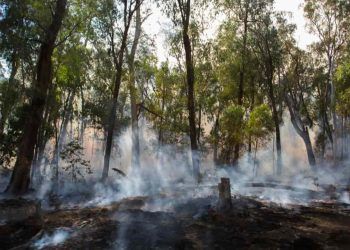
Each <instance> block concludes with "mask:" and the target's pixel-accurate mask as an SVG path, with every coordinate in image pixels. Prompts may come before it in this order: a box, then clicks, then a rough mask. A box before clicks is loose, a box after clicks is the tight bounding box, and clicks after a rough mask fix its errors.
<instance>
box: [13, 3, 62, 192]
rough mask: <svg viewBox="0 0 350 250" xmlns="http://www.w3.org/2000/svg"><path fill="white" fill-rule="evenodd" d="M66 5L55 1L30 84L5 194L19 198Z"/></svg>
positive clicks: (26, 177)
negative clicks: (12, 168) (23, 118)
mask: <svg viewBox="0 0 350 250" xmlns="http://www.w3.org/2000/svg"><path fill="white" fill-rule="evenodd" d="M66 6H67V0H57V1H56V7H55V13H54V15H53V18H52V22H51V24H50V26H49V27H48V29H47V32H46V34H45V40H44V42H43V43H42V44H41V46H40V52H39V58H38V63H37V72H36V81H35V82H34V84H33V90H34V94H33V97H32V100H31V104H30V107H29V110H28V113H27V119H26V122H25V124H24V130H23V136H22V138H21V142H20V145H19V149H18V154H17V160H16V163H15V167H14V170H13V173H12V176H11V180H10V183H9V185H8V187H7V189H6V192H7V193H11V194H14V195H21V194H24V193H26V192H27V191H28V187H29V182H30V168H31V163H32V160H33V153H34V147H35V144H36V142H37V136H38V130H39V127H40V125H41V122H42V118H43V117H42V116H43V110H44V106H45V101H46V96H47V91H48V89H49V87H50V85H51V84H52V59H51V57H52V53H53V51H54V48H55V42H56V39H57V36H58V33H59V30H60V28H61V26H62V21H63V18H64V15H65V12H66Z"/></svg>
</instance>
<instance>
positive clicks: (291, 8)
mask: <svg viewBox="0 0 350 250" xmlns="http://www.w3.org/2000/svg"><path fill="white" fill-rule="evenodd" d="M303 2H304V0H275V9H276V10H277V11H286V12H290V13H291V15H290V16H288V19H289V21H290V23H294V24H296V25H297V30H296V32H295V34H294V35H295V40H296V41H297V44H298V46H299V47H300V48H302V49H306V48H307V46H308V45H310V44H311V43H312V42H314V41H315V40H316V37H315V36H314V35H312V34H309V32H308V31H307V28H306V27H305V26H306V19H305V17H304V14H303V7H302V4H303ZM149 8H150V9H151V12H152V15H150V16H149V17H148V18H147V20H146V21H145V23H144V29H145V32H146V33H147V34H148V35H149V36H150V37H152V38H153V39H154V41H155V46H156V53H157V56H158V59H159V62H162V61H165V60H166V59H167V52H166V51H167V50H166V33H167V30H168V29H169V27H171V25H170V24H169V19H168V18H166V17H165V16H164V14H163V13H162V11H161V10H160V9H159V8H157V7H156V6H150V7H149ZM215 21H217V22H215ZM215 21H214V23H217V24H219V23H220V21H219V20H215ZM209 33H210V34H211V35H213V34H215V32H210V31H209Z"/></svg>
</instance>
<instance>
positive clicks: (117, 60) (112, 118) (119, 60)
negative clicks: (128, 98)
mask: <svg viewBox="0 0 350 250" xmlns="http://www.w3.org/2000/svg"><path fill="white" fill-rule="evenodd" d="M131 5H132V2H130V6H128V1H124V31H123V34H122V41H121V45H120V49H119V51H118V55H117V54H116V53H115V51H114V39H111V40H112V41H111V42H112V53H113V58H114V65H115V70H116V77H115V81H114V89H113V98H112V107H111V110H110V114H109V120H108V129H107V141H106V148H105V155H104V163H103V171H102V181H105V180H106V179H107V177H108V172H109V162H110V157H111V151H112V142H113V133H114V127H115V123H116V117H117V114H116V113H117V106H118V96H119V90H120V85H121V81H122V74H123V62H124V60H123V59H124V53H125V49H126V46H127V39H128V32H129V28H130V24H131V20H132V16H133V13H134V11H136V9H137V8H139V7H140V4H136V6H135V9H134V10H131V9H130V8H131ZM129 7H130V8H129ZM128 11H131V13H130V12H128ZM112 25H113V24H112ZM112 32H114V31H112ZM111 35H112V37H113V36H114V34H111Z"/></svg>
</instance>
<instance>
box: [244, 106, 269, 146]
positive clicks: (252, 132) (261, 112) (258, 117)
mask: <svg viewBox="0 0 350 250" xmlns="http://www.w3.org/2000/svg"><path fill="white" fill-rule="evenodd" d="M273 131H274V124H273V120H272V114H271V111H270V108H269V107H268V106H267V105H266V104H262V105H260V106H257V107H255V108H254V109H253V111H252V112H251V113H250V117H249V120H248V123H247V128H246V132H247V134H248V135H249V136H251V137H252V138H254V140H255V141H264V140H266V139H268V138H270V136H271V134H272V132H273Z"/></svg>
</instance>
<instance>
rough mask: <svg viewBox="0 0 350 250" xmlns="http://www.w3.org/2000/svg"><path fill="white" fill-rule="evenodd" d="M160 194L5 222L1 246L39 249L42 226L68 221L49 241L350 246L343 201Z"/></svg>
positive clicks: (109, 245) (90, 245)
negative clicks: (219, 205)
mask: <svg viewBox="0 0 350 250" xmlns="http://www.w3.org/2000/svg"><path fill="white" fill-rule="evenodd" d="M162 199H163V198H161V197H160V198H159V199H158V198H157V202H155V199H154V198H153V199H152V200H151V199H150V198H147V197H135V198H129V199H124V200H122V201H120V202H118V203H114V204H111V205H109V206H104V207H88V208H81V207H76V208H70V209H60V210H56V211H46V212H43V213H42V216H41V218H37V219H34V218H30V219H28V220H26V221H24V222H14V223H12V224H1V226H0V241H1V242H0V244H1V245H0V248H1V249H11V248H15V249H36V248H38V247H37V246H36V245H35V242H37V241H38V240H39V239H40V238H42V237H43V235H44V234H46V235H50V234H53V233H54V232H55V231H56V230H62V229H66V230H69V237H68V239H66V240H65V241H63V242H62V243H59V244H56V245H51V246H45V247H44V248H43V249H350V208H349V207H346V206H345V205H342V204H334V203H333V204H332V203H314V204H312V205H310V206H307V207H306V206H300V205H293V206H292V207H289V208H283V207H280V206H278V205H277V204H273V203H267V202H261V201H256V200H254V199H251V198H247V197H236V198H235V199H234V200H233V208H232V209H231V210H230V211H228V212H218V211H217V210H216V208H215V206H214V205H215V202H216V201H215V198H213V197H207V198H194V199H190V200H187V201H180V202H179V203H178V204H177V205H174V206H173V207H172V209H169V211H167V210H165V211H156V210H159V200H161V203H162V204H161V206H162V207H164V205H166V204H167V203H168V202H173V201H174V200H173V199H172V198H171V199H169V198H167V199H164V200H162ZM157 204H158V205H157ZM213 204H214V205H213ZM157 206H158V207H157ZM147 210H149V211H147Z"/></svg>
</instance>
